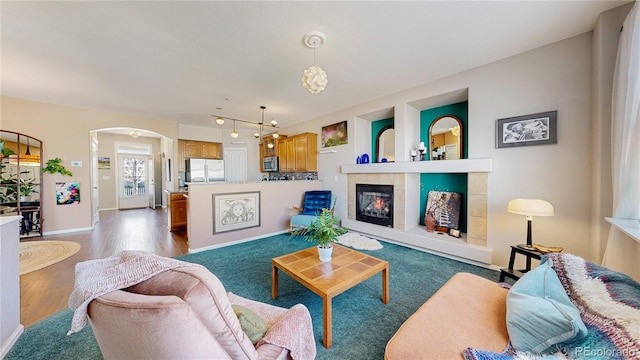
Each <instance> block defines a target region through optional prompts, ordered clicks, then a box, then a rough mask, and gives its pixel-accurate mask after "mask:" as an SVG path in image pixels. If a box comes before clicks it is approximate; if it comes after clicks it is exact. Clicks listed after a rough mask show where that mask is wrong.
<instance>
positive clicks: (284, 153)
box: [278, 133, 318, 172]
mask: <svg viewBox="0 0 640 360" xmlns="http://www.w3.org/2000/svg"><path fill="white" fill-rule="evenodd" d="M317 143H318V134H314V133H302V134H298V135H294V136H289V137H288V138H286V139H284V140H281V141H280V142H279V143H278V149H279V150H278V151H279V154H280V155H279V161H280V162H279V166H280V171H281V172H305V171H318V152H317Z"/></svg>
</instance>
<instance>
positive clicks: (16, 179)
mask: <svg viewBox="0 0 640 360" xmlns="http://www.w3.org/2000/svg"><path fill="white" fill-rule="evenodd" d="M41 169H42V142H41V141H40V140H38V139H35V138H33V137H30V136H27V135H23V134H19V133H15V132H12V131H6V130H0V214H1V215H0V216H2V215H20V216H22V219H21V221H20V237H21V238H23V237H34V236H42V227H41V226H40V201H41V199H42V194H41V188H40V184H41V173H40V171H41Z"/></svg>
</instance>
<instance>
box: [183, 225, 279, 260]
mask: <svg viewBox="0 0 640 360" xmlns="http://www.w3.org/2000/svg"><path fill="white" fill-rule="evenodd" d="M286 232H289V230H282V231H277V232H274V233H270V234H262V235H259V236H254V237H251V238H246V239H241V240H236V241H229V242H226V243H224V244H216V245H211V246H205V247H201V248H197V249H192V248H189V254H195V253H199V252H202V251H207V250H212V249H219V248H223V247H226V246H231V245H236V244H242V243H245V242H249V241H253V240H258V239H262V238H265V237H269V236H273V235H280V234H284V233H286Z"/></svg>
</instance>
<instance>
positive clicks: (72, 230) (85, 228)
mask: <svg viewBox="0 0 640 360" xmlns="http://www.w3.org/2000/svg"><path fill="white" fill-rule="evenodd" d="M91 230H93V228H92V227H84V228H75V229H65V230H55V231H45V232H43V233H42V235H60V234H68V233H74V232H80V231H91Z"/></svg>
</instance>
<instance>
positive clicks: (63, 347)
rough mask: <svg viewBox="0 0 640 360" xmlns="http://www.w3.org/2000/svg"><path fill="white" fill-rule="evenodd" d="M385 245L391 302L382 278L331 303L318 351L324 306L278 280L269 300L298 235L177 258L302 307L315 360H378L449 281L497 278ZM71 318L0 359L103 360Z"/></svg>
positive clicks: (235, 285)
mask: <svg viewBox="0 0 640 360" xmlns="http://www.w3.org/2000/svg"><path fill="white" fill-rule="evenodd" d="M383 245H384V248H383V249H380V250H377V251H375V252H371V255H372V256H375V257H377V258H379V259H383V260H385V261H388V262H389V285H390V288H389V303H388V304H384V303H383V302H382V301H380V297H381V285H382V275H381V274H380V273H378V274H376V275H374V276H373V277H371V278H369V279H367V280H365V281H363V282H362V283H360V284H358V285H357V286H354V287H353V288H351V289H349V290H347V291H345V292H343V293H342V294H340V295H338V296H336V297H334V298H333V301H332V307H333V346H332V347H331V348H330V349H327V348H325V347H324V346H322V338H323V326H322V324H323V321H322V311H323V310H322V307H323V303H322V298H321V297H320V296H318V295H316V294H315V293H314V292H313V291H311V290H309V289H307V288H306V287H304V286H303V285H302V284H300V283H299V282H297V281H296V280H295V279H293V278H291V277H290V276H287V275H285V274H280V278H279V280H278V298H277V299H273V298H272V297H271V259H273V258H274V257H277V256H282V255H284V254H288V253H291V252H295V251H299V250H302V249H306V248H309V247H310V246H313V245H311V244H309V243H308V242H307V241H305V240H304V239H303V238H302V237H301V236H297V237H295V236H294V237H290V236H289V234H280V235H275V236H270V237H265V238H260V239H257V240H254V241H248V242H244V243H239V244H236V245H232V246H226V247H221V248H217V249H213V250H207V251H202V252H197V253H193V254H188V255H184V256H181V257H179V259H180V260H184V261H188V262H193V263H196V264H201V265H204V266H205V267H206V268H207V269H209V270H210V271H211V272H213V273H214V274H215V275H216V276H217V277H218V278H219V279H220V281H221V282H222V284H223V285H224V288H225V290H226V291H230V292H232V293H234V294H237V295H239V296H242V297H244V298H248V299H251V300H256V301H260V302H264V303H267V304H271V305H275V306H279V307H284V308H291V307H293V306H294V305H296V304H303V305H305V306H306V307H307V308H308V309H309V312H310V313H311V318H312V321H313V330H314V337H315V339H316V351H317V355H316V359H315V360H336V359H355V360H370V359H380V360H381V359H384V350H385V346H386V344H387V342H388V341H389V339H391V337H392V336H393V334H394V333H395V332H396V331H397V330H398V328H399V327H400V325H402V323H403V322H404V321H405V320H407V318H408V317H409V316H411V314H413V313H414V312H416V310H417V309H418V308H419V307H420V306H422V304H424V302H425V301H427V299H428V298H429V297H430V296H431V295H432V294H433V293H435V292H436V291H437V290H438V289H439V288H440V287H442V285H443V284H444V283H445V282H447V281H448V280H449V279H450V278H451V277H452V276H453V275H454V274H456V273H458V272H461V271H464V272H470V273H472V274H476V275H479V276H483V277H485V278H488V279H490V280H492V281H496V282H497V281H498V278H499V277H500V272H499V271H495V270H490V269H485V268H480V267H477V266H474V265H470V264H465V263H461V262H457V261H455V260H452V259H448V258H444V257H440V256H436V255H433V254H429V253H425V252H421V251H418V250H414V249H410V248H407V247H404V246H400V245H396V244H392V243H386V242H383ZM359 251H363V252H367V251H368V250H359ZM72 317H73V311H71V310H69V309H67V310H63V311H60V312H58V313H56V314H54V315H52V316H50V317H48V318H46V319H44V320H43V321H41V322H39V323H37V324H34V325H32V326H30V327H28V328H27V329H25V331H24V333H23V334H22V336H20V338H19V339H18V341H17V342H16V344H15V345H14V346H13V348H12V349H11V350H10V351H9V353H8V354H7V356H6V357H5V360H24V359H47V360H58V359H59V360H68V359H82V360H102V354H101V353H100V348H99V347H98V343H97V342H96V339H95V337H94V336H93V330H92V329H91V327H90V326H85V328H84V329H82V330H81V331H80V332H77V333H75V334H72V335H70V336H67V332H68V331H69V329H70V328H71V319H72ZM427 340H428V339H427ZM185 346H188V344H186V345H185ZM462 350H463V349H461V350H460V351H462ZM426 357H427V358H428V356H426ZM423 358H424V357H423Z"/></svg>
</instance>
